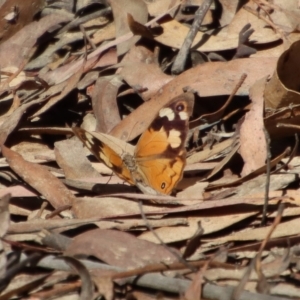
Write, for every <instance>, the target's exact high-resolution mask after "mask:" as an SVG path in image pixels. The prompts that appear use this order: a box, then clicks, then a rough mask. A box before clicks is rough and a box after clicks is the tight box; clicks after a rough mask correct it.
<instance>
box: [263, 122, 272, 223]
mask: <svg viewBox="0 0 300 300" xmlns="http://www.w3.org/2000/svg"><path fill="white" fill-rule="evenodd" d="M263 130H264V134H265V139H266V150H267V157H266V164H267V172H266V186H265V201H264V207H263V216H262V220H261V226H265V224H266V219H267V210H268V202H269V189H270V174H271V151H270V135H269V133H268V131H267V130H266V128H265V127H264V129H263Z"/></svg>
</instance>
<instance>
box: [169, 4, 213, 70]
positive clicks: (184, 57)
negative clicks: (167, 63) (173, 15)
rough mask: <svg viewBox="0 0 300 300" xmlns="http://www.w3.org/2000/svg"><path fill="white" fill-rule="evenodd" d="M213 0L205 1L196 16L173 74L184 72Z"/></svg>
mask: <svg viewBox="0 0 300 300" xmlns="http://www.w3.org/2000/svg"><path fill="white" fill-rule="evenodd" d="M212 2H213V0H205V1H204V2H203V3H202V5H201V6H200V7H199V8H198V10H197V11H196V14H195V19H194V22H193V24H192V27H191V29H190V31H189V33H188V34H187V36H186V38H185V40H184V42H183V44H182V46H181V49H180V50H179V52H178V55H177V57H176V59H175V61H174V63H173V66H172V74H179V73H181V72H182V71H183V70H184V67H185V64H186V60H187V57H188V53H189V51H190V48H191V45H192V43H193V41H194V39H195V37H196V34H197V32H198V31H199V28H200V25H201V23H202V21H203V19H204V17H205V15H206V13H207V11H208V9H209V7H210V6H211V4H212Z"/></svg>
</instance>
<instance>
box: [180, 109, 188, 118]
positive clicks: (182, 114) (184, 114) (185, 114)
mask: <svg viewBox="0 0 300 300" xmlns="http://www.w3.org/2000/svg"><path fill="white" fill-rule="evenodd" d="M179 117H180V120H187V119H188V117H189V116H188V114H187V113H186V112H185V111H181V112H180V113H179Z"/></svg>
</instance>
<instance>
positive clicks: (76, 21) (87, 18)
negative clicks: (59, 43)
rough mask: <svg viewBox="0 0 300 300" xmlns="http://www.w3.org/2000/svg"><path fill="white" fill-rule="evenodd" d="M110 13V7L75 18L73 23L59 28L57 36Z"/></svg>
mask: <svg viewBox="0 0 300 300" xmlns="http://www.w3.org/2000/svg"><path fill="white" fill-rule="evenodd" d="M110 13H111V7H107V8H104V9H102V10H99V11H95V12H93V13H91V14H89V15H86V16H83V17H81V18H76V19H74V20H73V21H71V22H70V23H68V24H67V25H66V26H64V27H63V28H61V29H60V30H59V31H58V33H57V34H61V33H64V32H66V31H68V30H70V29H72V28H75V27H77V26H79V25H80V24H83V23H86V22H87V21H90V20H93V19H96V18H99V17H102V16H106V15H108V14H110Z"/></svg>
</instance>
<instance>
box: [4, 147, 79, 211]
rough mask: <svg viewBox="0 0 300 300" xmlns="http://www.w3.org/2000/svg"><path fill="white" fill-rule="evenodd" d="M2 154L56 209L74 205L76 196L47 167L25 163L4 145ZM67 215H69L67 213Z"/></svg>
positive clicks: (15, 170) (18, 155)
mask: <svg viewBox="0 0 300 300" xmlns="http://www.w3.org/2000/svg"><path fill="white" fill-rule="evenodd" d="M1 150H2V154H3V155H4V156H5V157H6V159H7V161H8V163H9V166H10V167H11V168H12V169H13V170H14V172H16V173H17V174H18V175H19V176H20V177H21V178H22V179H23V180H24V181H25V182H26V183H27V184H29V185H30V186H32V187H33V188H34V189H36V190H37V191H38V192H39V193H41V194H42V195H43V196H44V197H45V198H46V199H47V200H48V201H49V202H50V203H51V205H52V206H53V207H54V208H59V207H61V206H64V205H72V203H73V201H74V196H73V195H72V193H71V192H70V190H68V189H67V188H66V187H65V186H64V185H63V184H62V183H61V182H60V181H59V180H58V179H57V178H56V177H55V176H54V175H52V174H51V173H50V172H49V171H48V170H47V168H46V167H44V166H40V165H37V164H33V163H30V162H28V161H25V160H24V159H23V158H22V156H21V155H20V154H18V153H16V152H14V151H12V150H10V149H9V148H7V147H5V146H4V145H2V146H1ZM66 215H69V214H68V213H67V212H66Z"/></svg>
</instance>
